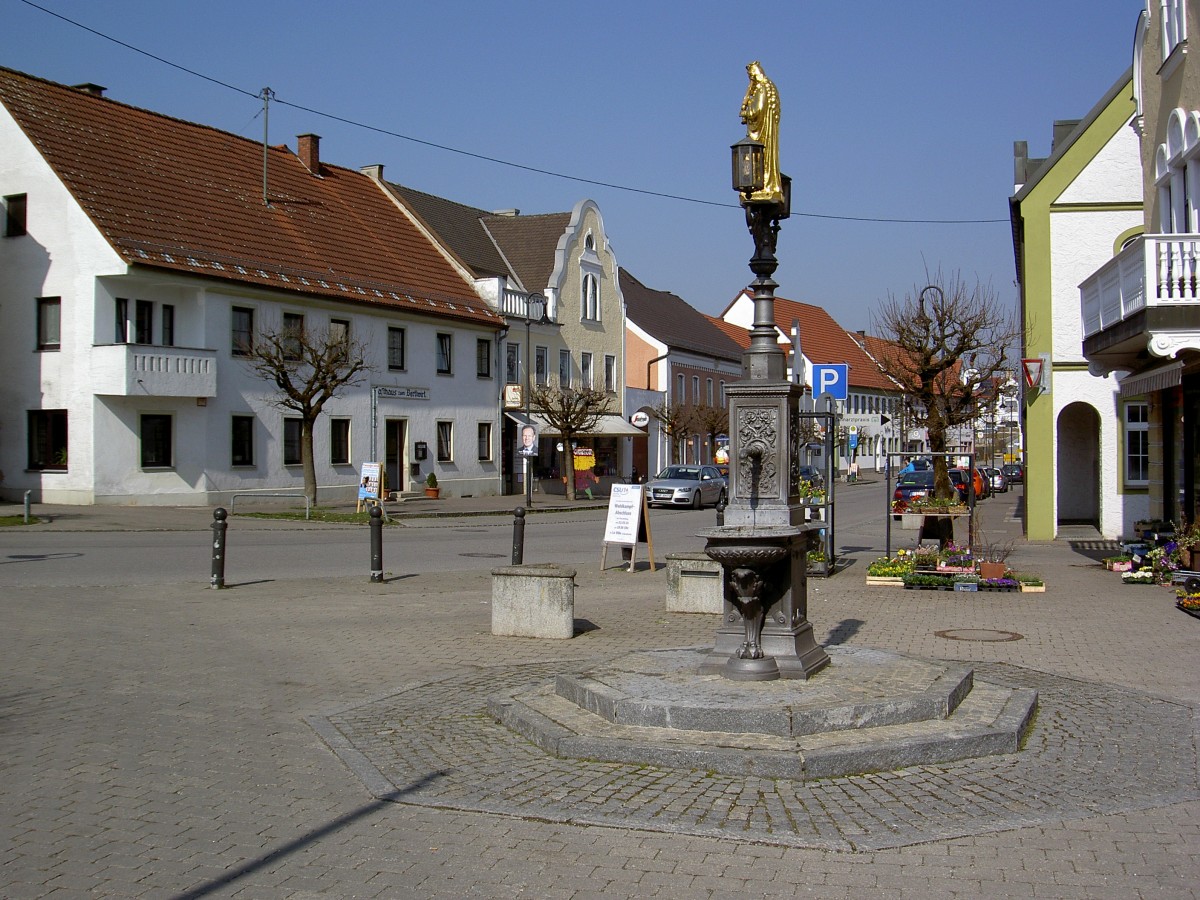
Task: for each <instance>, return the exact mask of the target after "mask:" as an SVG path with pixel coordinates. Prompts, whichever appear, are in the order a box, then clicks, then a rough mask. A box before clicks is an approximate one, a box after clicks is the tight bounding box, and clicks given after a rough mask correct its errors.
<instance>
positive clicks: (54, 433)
mask: <svg viewBox="0 0 1200 900" xmlns="http://www.w3.org/2000/svg"><path fill="white" fill-rule="evenodd" d="M29 468H31V469H37V470H41V469H58V470H60V471H66V468H67V411H66V410H65V409H31V410H29Z"/></svg>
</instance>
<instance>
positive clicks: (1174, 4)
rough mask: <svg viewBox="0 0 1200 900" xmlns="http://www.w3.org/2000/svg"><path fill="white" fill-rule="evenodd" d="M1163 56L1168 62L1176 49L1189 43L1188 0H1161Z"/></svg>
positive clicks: (1164, 60)
mask: <svg viewBox="0 0 1200 900" xmlns="http://www.w3.org/2000/svg"><path fill="white" fill-rule="evenodd" d="M1161 3H1162V55H1163V62H1166V61H1167V60H1168V59H1169V58H1170V56H1171V54H1172V53H1174V52H1175V48H1176V47H1179V46H1180V45H1181V44H1186V43H1187V0H1161Z"/></svg>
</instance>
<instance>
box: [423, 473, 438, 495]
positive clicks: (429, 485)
mask: <svg viewBox="0 0 1200 900" xmlns="http://www.w3.org/2000/svg"><path fill="white" fill-rule="evenodd" d="M441 492H442V489H441V488H439V487H438V480H437V475H435V474H434V473H433V472H430V473H429V474H428V475H426V476H425V496H426V497H428V498H429V499H431V500H436V499H437V498H438V496H439V495H440V494H441Z"/></svg>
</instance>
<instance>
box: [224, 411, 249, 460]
mask: <svg viewBox="0 0 1200 900" xmlns="http://www.w3.org/2000/svg"><path fill="white" fill-rule="evenodd" d="M229 464H230V465H231V466H252V465H254V416H234V417H233V425H232V428H231V429H230V440H229Z"/></svg>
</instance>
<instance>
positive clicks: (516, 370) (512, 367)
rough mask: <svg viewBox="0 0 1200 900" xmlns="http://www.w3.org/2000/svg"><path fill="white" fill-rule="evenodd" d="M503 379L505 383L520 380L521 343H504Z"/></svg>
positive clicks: (515, 382)
mask: <svg viewBox="0 0 1200 900" xmlns="http://www.w3.org/2000/svg"><path fill="white" fill-rule="evenodd" d="M504 381H505V383H506V384H518V383H519V382H520V381H521V345H520V344H514V343H513V342H512V341H509V342H508V343H507V344H505V345H504Z"/></svg>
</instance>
